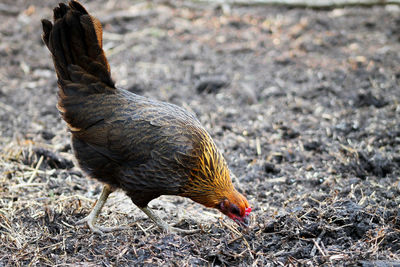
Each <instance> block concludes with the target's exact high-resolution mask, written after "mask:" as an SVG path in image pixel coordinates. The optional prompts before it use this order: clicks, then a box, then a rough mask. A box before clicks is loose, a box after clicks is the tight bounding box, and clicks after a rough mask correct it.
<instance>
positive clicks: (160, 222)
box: [139, 206, 200, 234]
mask: <svg viewBox="0 0 400 267" xmlns="http://www.w3.org/2000/svg"><path fill="white" fill-rule="evenodd" d="M139 208H140V209H141V210H142V211H143V212H144V213H146V215H147V216H149V218H150V219H152V220H153V222H154V223H155V224H156V225H157V226H158V227H160V228H161V229H162V230H163V231H165V232H167V233H173V232H177V233H182V234H193V233H197V232H200V229H195V230H183V229H179V228H174V227H172V226H170V225H169V224H167V223H166V222H164V221H163V220H162V219H161V218H160V217H159V216H158V215H157V214H156V213H155V212H154V211H152V210H151V209H150V208H148V207H147V206H146V207H144V208H141V207H139Z"/></svg>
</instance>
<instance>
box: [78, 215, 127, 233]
mask: <svg viewBox="0 0 400 267" xmlns="http://www.w3.org/2000/svg"><path fill="white" fill-rule="evenodd" d="M75 224H77V225H78V224H86V225H87V226H88V227H89V229H90V230H91V231H92V232H93V233H95V234H98V235H103V234H104V233H110V232H113V231H121V230H128V229H129V227H124V226H117V227H104V226H96V225H95V224H94V220H93V218H91V216H90V215H89V216H87V217H85V218H83V219H81V220H79V221H77V222H76V223H75Z"/></svg>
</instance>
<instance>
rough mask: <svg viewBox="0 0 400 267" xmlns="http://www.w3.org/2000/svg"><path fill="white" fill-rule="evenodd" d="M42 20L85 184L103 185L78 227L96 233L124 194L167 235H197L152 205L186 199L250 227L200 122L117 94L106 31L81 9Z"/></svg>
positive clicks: (172, 108)
mask: <svg viewBox="0 0 400 267" xmlns="http://www.w3.org/2000/svg"><path fill="white" fill-rule="evenodd" d="M53 12H54V18H53V19H54V21H53V23H54V24H53V23H52V22H50V21H49V20H45V19H43V20H42V26H43V34H42V39H43V41H44V43H45V44H46V46H47V48H48V49H49V51H50V53H51V55H52V58H53V63H54V68H55V71H56V73H57V78H58V87H59V91H58V104H57V108H58V110H59V112H60V114H61V116H62V118H63V119H64V121H65V122H66V123H67V126H68V128H69V131H70V132H71V136H72V137H71V143H72V148H73V151H74V155H75V157H76V159H77V162H78V164H79V166H80V168H81V169H82V170H83V171H84V173H86V174H87V176H89V177H91V178H94V179H97V180H99V181H100V182H103V183H104V184H105V185H104V187H103V190H102V192H101V195H100V197H99V199H98V200H97V202H96V204H95V206H94V208H93V209H92V211H91V212H90V213H89V215H88V216H87V217H85V218H84V219H83V220H81V221H79V222H78V223H86V224H87V225H88V227H89V228H90V229H91V230H92V231H93V232H95V233H102V232H103V231H110V230H112V229H110V228H105V227H100V226H96V224H95V223H96V219H97V217H98V215H99V213H100V211H101V209H102V207H103V206H104V204H105V202H106V200H107V197H108V196H109V194H110V193H112V192H113V191H114V190H116V189H122V190H123V191H125V193H126V194H127V196H129V197H130V198H131V200H132V202H133V203H134V204H135V205H136V206H137V207H139V208H140V209H141V210H142V211H143V212H144V213H145V214H147V216H148V217H149V218H151V219H152V220H153V221H154V223H155V224H156V225H158V226H159V227H160V228H161V229H162V230H163V231H166V232H182V233H188V232H192V231H190V230H183V229H178V228H173V227H172V226H170V225H168V224H167V223H165V222H164V221H163V220H162V219H161V218H160V217H159V216H158V215H157V214H156V213H155V212H154V211H152V210H151V209H150V208H149V207H148V203H149V202H150V201H151V200H153V199H155V198H157V197H159V196H161V195H177V196H182V197H187V198H190V199H192V200H193V201H195V202H198V203H200V204H202V205H204V206H206V207H209V208H216V209H218V210H220V211H221V212H222V213H223V214H225V215H227V216H228V217H229V218H231V219H233V220H234V221H235V222H236V223H238V224H239V225H240V226H243V227H247V226H248V225H249V222H250V219H249V215H250V212H251V208H250V207H249V204H248V202H247V200H246V198H245V197H244V196H243V195H242V194H241V193H239V192H238V191H237V190H236V189H235V188H234V186H233V184H232V181H231V178H230V171H229V169H228V166H227V164H226V161H225V159H224V157H223V156H222V154H221V153H220V152H219V151H218V149H217V147H216V145H215V143H214V142H213V140H212V138H211V137H210V135H209V134H208V133H207V131H206V130H205V129H204V128H203V127H202V125H201V124H200V122H199V121H198V120H197V119H196V117H195V116H194V115H193V114H192V113H190V112H188V111H186V110H184V109H183V108H181V107H178V106H176V105H173V104H170V103H166V102H159V101H156V100H153V99H149V98H145V97H143V96H139V95H136V94H134V93H131V92H129V91H126V90H123V89H119V88H116V87H115V85H114V82H113V80H112V79H111V73H110V66H109V64H108V61H107V59H106V56H105V54H104V51H103V49H102V27H101V24H100V22H99V20H97V19H96V18H95V17H93V16H91V15H89V14H88V12H87V11H86V9H85V8H84V7H83V6H82V5H81V4H80V3H79V2H77V1H71V2H69V4H68V5H66V4H63V3H60V4H59V6H57V7H55V8H54V10H53Z"/></svg>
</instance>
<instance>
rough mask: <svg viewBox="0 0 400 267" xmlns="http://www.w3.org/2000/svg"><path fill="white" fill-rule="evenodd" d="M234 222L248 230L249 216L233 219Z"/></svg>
mask: <svg viewBox="0 0 400 267" xmlns="http://www.w3.org/2000/svg"><path fill="white" fill-rule="evenodd" d="M234 221H235V222H236V223H237V224H239V225H240V226H241V227H243V228H248V227H249V225H250V216H249V215H245V216H243V217H242V218H240V217H237V218H235V219H234Z"/></svg>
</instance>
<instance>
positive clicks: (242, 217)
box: [216, 190, 251, 228]
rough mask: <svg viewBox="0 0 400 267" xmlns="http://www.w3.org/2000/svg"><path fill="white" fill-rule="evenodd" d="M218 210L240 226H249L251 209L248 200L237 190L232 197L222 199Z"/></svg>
mask: <svg viewBox="0 0 400 267" xmlns="http://www.w3.org/2000/svg"><path fill="white" fill-rule="evenodd" d="M216 208H217V209H219V210H220V211H221V212H222V213H223V214H225V215H226V216H228V217H229V218H231V219H232V220H234V221H235V222H236V223H237V224H239V225H240V226H242V227H246V228H247V227H248V226H249V224H250V212H251V208H250V207H249V203H248V202H247V200H246V198H245V197H244V196H243V195H242V194H240V193H239V192H237V191H236V190H234V191H233V193H232V194H231V195H230V196H228V197H226V198H224V199H222V200H221V201H220V202H219V203H218V205H217V207H216Z"/></svg>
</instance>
